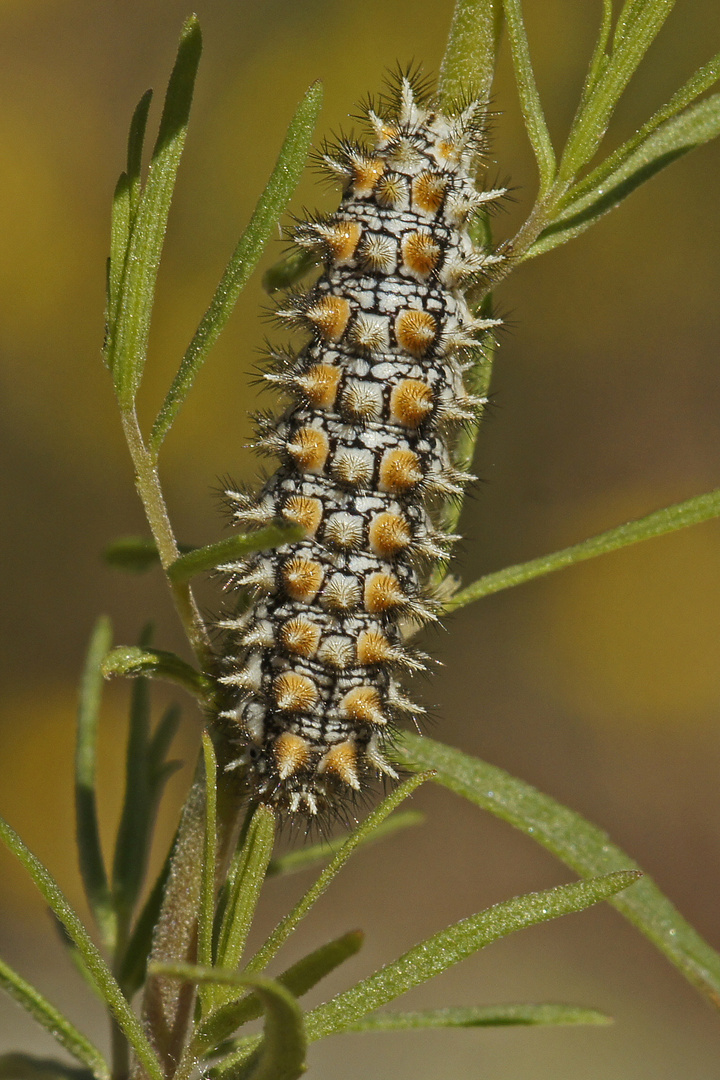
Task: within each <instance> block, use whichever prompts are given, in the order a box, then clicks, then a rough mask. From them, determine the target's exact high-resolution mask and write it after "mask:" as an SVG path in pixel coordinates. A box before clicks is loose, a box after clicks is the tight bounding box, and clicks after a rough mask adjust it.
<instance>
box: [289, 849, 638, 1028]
mask: <svg viewBox="0 0 720 1080" xmlns="http://www.w3.org/2000/svg"><path fill="white" fill-rule="evenodd" d="M639 877H640V874H639V873H638V872H637V871H634V870H629V871H618V872H616V873H612V874H605V875H603V876H602V877H594V878H589V879H587V880H585V881H577V882H573V883H572V884H570V885H560V886H558V887H557V888H554V889H545V890H544V891H543V892H535V893H528V894H527V895H526V896H517V897H514V898H513V899H512V900H505V901H503V903H501V904H495V905H494V906H493V907H491V908H488V909H487V910H486V911H481V912H479V913H478V914H477V915H471V916H470V917H469V918H467V919H462V920H461V921H460V922H458V923H455V924H454V925H453V926H449V927H448V928H447V929H446V930H441V931H440V932H439V933H437V934H434V935H433V936H432V937H430V938H427V940H425V941H422V942H420V943H419V944H418V945H415V946H413V948H412V949H409V950H408V951H407V952H406V953H404V954H403V955H402V956H401V957H399V958H398V959H397V960H395V961H394V962H393V963H391V964H387V965H386V966H385V967H383V968H381V969H380V971H377V972H375V974H374V975H371V976H370V977H369V978H368V979H363V981H362V982H360V983H357V985H356V986H354V987H352V989H350V990H346V991H345V992H344V993H342V994H338V995H337V997H334V998H332V999H331V1000H330V1001H327V1002H325V1003H324V1004H323V1005H319V1006H318V1007H317V1008H316V1009H313V1010H312V1012H310V1013H308V1014H307V1017H306V1025H307V1032H308V1038H309V1039H310V1040H314V1039H321V1038H324V1037H325V1036H327V1035H332V1034H333V1033H335V1032H338V1031H345V1030H346V1028H347V1027H348V1025H349V1024H352V1023H355V1022H356V1021H357V1020H359V1019H360V1018H361V1017H363V1016H365V1015H367V1013H370V1012H374V1011H375V1009H378V1008H380V1006H381V1005H384V1004H386V1003H387V1002H388V1001H392V1000H393V999H394V998H396V997H399V996H400V995H401V994H404V993H406V992H407V991H408V990H410V989H412V987H414V986H419V985H420V984H421V983H423V982H426V981H427V980H428V979H432V978H434V976H436V975H439V974H440V973H441V972H443V971H447V969H448V968H449V967H452V966H453V965H454V964H457V963H459V962H460V961H461V960H466V959H467V958H468V957H469V956H472V954H473V953H475V952H477V951H478V950H479V949H482V948H484V947H485V946H486V945H489V944H490V943H491V942H493V941H497V940H498V939H499V938H501V937H505V936H506V935H507V934H512V933H514V932H515V931H516V930H523V929H524V928H525V927H528V926H535V925H536V924H538V923H542V922H547V921H548V920H549V919H555V918H557V917H558V916H560V915H568V914H570V913H571V912H574V911H583V910H584V909H585V908H586V907H590V906H591V905H592V904H597V903H599V902H600V901H601V900H607V899H608V898H609V897H610V896H613V895H614V894H615V893H616V892H619V891H620V890H621V889H626V888H627V887H628V886H629V885H632V884H633V883H635V882H636V881H637V880H638V878H639Z"/></svg>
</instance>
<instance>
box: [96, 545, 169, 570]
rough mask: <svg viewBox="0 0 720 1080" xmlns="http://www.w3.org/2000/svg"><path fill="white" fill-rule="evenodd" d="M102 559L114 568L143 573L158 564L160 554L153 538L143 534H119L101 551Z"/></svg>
mask: <svg viewBox="0 0 720 1080" xmlns="http://www.w3.org/2000/svg"><path fill="white" fill-rule="evenodd" d="M103 559H104V560H105V562H106V563H107V564H108V565H109V566H112V567H113V569H114V570H126V571H128V572H129V573H132V574H144V573H145V572H146V571H147V570H150V569H151V568H152V567H153V566H159V565H160V555H159V553H158V549H157V544H156V543H155V541H154V540H151V539H150V538H149V537H145V536H121V537H118V539H117V540H113V541H112V543H111V544H108V546H107V547H106V548H105V550H104V551H103Z"/></svg>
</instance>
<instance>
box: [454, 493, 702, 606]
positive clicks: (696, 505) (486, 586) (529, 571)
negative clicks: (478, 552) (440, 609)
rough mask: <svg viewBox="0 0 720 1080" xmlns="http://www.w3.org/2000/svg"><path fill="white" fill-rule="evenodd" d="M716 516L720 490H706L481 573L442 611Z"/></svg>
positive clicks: (465, 604) (470, 602)
mask: <svg viewBox="0 0 720 1080" xmlns="http://www.w3.org/2000/svg"><path fill="white" fill-rule="evenodd" d="M717 517H720V488H718V489H717V490H716V491H709V492H708V493H707V494H705V495H697V496H696V497H695V498H693V499H687V500H686V501H685V502H681V503H674V504H673V505H672V506H666V507H665V508H664V509H663V510H655V511H654V512H653V513H652V514H647V515H646V517H642V518H637V519H636V520H635V521H628V522H627V523H626V524H624V525H617V526H616V527H615V528H614V529H608V530H607V531H606V532H603V533H599V535H598V536H591V537H590V538H589V539H588V540H582V541H581V542H580V543H579V544H573V545H572V546H571V547H567V548H563V549H562V550H561V551H555V552H553V553H552V554H551V555H541V556H540V557H539V558H537V559H530V561H529V562H525V563H516V564H515V565H514V566H506V567H505V569H503V570H496V571H495V572H494V573H492V574H485V576H484V577H481V578H479V579H478V580H477V581H474V582H473V583H472V585H468V586H467V587H466V588H464V589H461V590H460V591H459V592H457V593H455V595H454V596H452V597H451V598H450V599H449V600H448V601H447V602H446V604H445V611H446V612H450V611H457V609H458V608H461V607H466V606H467V604H472V603H474V601H475V600H480V599H481V598H482V597H483V596H489V595H490V594H491V593H495V592H500V591H501V590H502V589H511V588H512V587H513V586H514V585H522V584H523V583H524V582H526V581H532V579H533V578H536V577H542V575H543V574H550V573H553V572H554V571H555V570H563V569H564V568H565V567H566V566H572V565H573V564H574V563H578V562H583V561H584V560H585V559H593V558H595V556H596V555H604V554H606V553H607V552H609V551H617V550H619V549H620V548H623V547H627V546H628V545H630V544H636V543H638V541H640V540H649V539H650V538H651V537H653V536H664V535H665V533H670V532H675V531H676V530H677V529H683V528H686V527H687V526H688V525H698V524H700V522H703V521H710V520H712V519H713V518H717Z"/></svg>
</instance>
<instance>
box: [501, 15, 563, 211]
mask: <svg viewBox="0 0 720 1080" xmlns="http://www.w3.org/2000/svg"><path fill="white" fill-rule="evenodd" d="M503 7H504V9H505V18H506V20H507V28H508V37H509V38H510V46H511V48H512V57H513V65H514V67H515V78H516V81H517V88H518V96H519V98H520V107H521V109H522V114H523V118H524V120H525V128H526V130H527V133H528V138H529V139H530V145H531V146H532V148H533V153H534V154H535V160H536V161H537V166H538V173H539V176H540V195H541V196H542V195H544V194H545V192H547V191H548V190H549V189H550V187H551V185H552V182H553V180H554V179H555V173H556V169H557V166H556V161H555V151H554V150H553V145H552V140H551V139H550V132H549V131H548V127H547V123H546V121H545V114H544V113H543V108H542V104H541V102H540V94H539V93H538V88H537V84H536V82H535V75H534V74H533V69H532V63H531V61H530V48H529V46H528V40H527V34H526V32H525V24H524V22H523V16H522V8H521V6H520V0H503Z"/></svg>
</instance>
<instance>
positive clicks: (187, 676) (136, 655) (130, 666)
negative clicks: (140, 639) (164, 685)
mask: <svg viewBox="0 0 720 1080" xmlns="http://www.w3.org/2000/svg"><path fill="white" fill-rule="evenodd" d="M102 673H103V675H104V676H105V678H106V679H109V678H111V677H113V676H120V675H124V676H126V677H127V678H131V679H132V678H137V677H138V676H143V675H150V676H152V677H154V678H157V679H166V680H167V681H168V682H171V683H175V685H176V686H182V687H183V689H184V690H187V691H188V693H189V694H192V695H193V697H196V698H197V699H198V700H199V701H200V702H202V703H203V704H206V703H207V701H208V699H209V698H211V697H212V694H213V690H214V686H213V682H212V680H211V679H209V678H208V677H207V675H203V674H202V672H200V671H197V670H196V669H195V668H194V667H191V665H190V664H187V663H186V662H185V661H184V660H181V659H180V657H179V656H176V655H175V653H171V652H165V651H164V650H163V649H141V648H139V647H138V646H137V645H118V647H117V648H115V649H111V651H110V652H109V653H108V654H107V656H106V657H105V659H104V660H103V664H102Z"/></svg>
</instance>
